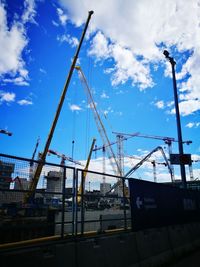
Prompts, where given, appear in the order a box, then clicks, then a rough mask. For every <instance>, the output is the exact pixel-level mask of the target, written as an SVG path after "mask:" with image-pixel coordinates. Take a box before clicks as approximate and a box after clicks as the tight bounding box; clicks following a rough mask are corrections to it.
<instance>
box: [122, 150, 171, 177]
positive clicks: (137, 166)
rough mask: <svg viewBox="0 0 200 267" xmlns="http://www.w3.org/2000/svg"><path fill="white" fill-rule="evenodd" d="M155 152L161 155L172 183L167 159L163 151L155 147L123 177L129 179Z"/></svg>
mask: <svg viewBox="0 0 200 267" xmlns="http://www.w3.org/2000/svg"><path fill="white" fill-rule="evenodd" d="M157 151H160V152H161V153H162V156H163V158H164V159H165V162H166V164H167V167H168V170H169V173H170V175H171V180H172V182H173V175H172V170H171V166H170V165H169V162H168V159H167V157H166V155H165V152H164V150H163V148H162V147H161V146H158V147H156V148H155V149H153V150H152V151H151V152H150V153H148V154H147V155H146V156H145V157H144V158H143V159H142V160H140V161H139V162H138V163H137V164H136V165H135V166H134V167H133V168H131V169H130V170H129V171H128V172H127V173H126V174H125V176H124V177H129V176H130V175H131V174H132V173H133V172H135V171H136V170H137V169H138V168H139V167H140V166H141V165H142V164H143V163H144V162H145V161H146V160H148V159H149V158H150V157H151V155H152V154H153V153H155V152H157Z"/></svg>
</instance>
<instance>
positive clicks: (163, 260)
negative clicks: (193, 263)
mask: <svg viewBox="0 0 200 267" xmlns="http://www.w3.org/2000/svg"><path fill="white" fill-rule="evenodd" d="M198 247H200V224H199V223H190V224H186V225H176V226H169V227H162V228H156V229H147V230H143V231H138V232H135V233H134V232H130V233H120V234H119V233H118V234H113V235H110V236H105V235H104V236H102V235H99V236H96V237H93V238H80V239H78V240H77V241H76V242H75V241H69V240H67V241H65V242H63V241H62V242H61V241H60V242H51V243H48V244H38V245H37V246H34V247H33V246H32V247H29V248H28V247H24V248H21V249H10V250H3V249H1V252H0V260H1V266H2V267H11V266H12V267H13V264H14V265H15V266H20V267H27V266H29V267H36V266H37V267H40V266H41V267H42V266H48V267H90V266H91V267H93V266H95V267H104V266H105V267H146V266H148V267H150V266H152V267H153V266H161V265H163V264H167V262H169V261H171V260H173V259H177V258H178V257H181V256H183V255H185V254H186V253H188V252H190V251H192V250H195V249H197V248H198ZM166 266H167V265H166Z"/></svg>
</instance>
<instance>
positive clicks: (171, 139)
mask: <svg viewBox="0 0 200 267" xmlns="http://www.w3.org/2000/svg"><path fill="white" fill-rule="evenodd" d="M113 134H116V135H121V136H129V137H130V136H134V137H142V138H150V139H157V140H163V141H164V142H165V144H166V145H167V146H168V153H169V155H170V154H172V142H178V140H176V139H175V138H173V137H167V136H159V135H148V134H140V133H137V134H135V133H133V134H127V133H119V132H113ZM191 143H192V141H190V140H189V141H183V144H187V145H190V144H191ZM169 165H170V168H171V171H172V180H173V181H174V168H173V165H172V164H171V163H170V162H169Z"/></svg>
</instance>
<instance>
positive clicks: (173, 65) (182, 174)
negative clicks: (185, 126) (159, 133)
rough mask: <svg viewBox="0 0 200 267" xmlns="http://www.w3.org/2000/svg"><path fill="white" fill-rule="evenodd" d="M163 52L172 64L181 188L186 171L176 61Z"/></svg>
mask: <svg viewBox="0 0 200 267" xmlns="http://www.w3.org/2000/svg"><path fill="white" fill-rule="evenodd" d="M163 54H164V55H165V57H166V59H168V60H169V62H170V63H171V66H172V78H173V89H174V103H175V110H176V123H177V133H178V147H179V155H180V171H181V179H182V185H183V188H187V182H186V173H185V165H184V163H183V162H182V158H183V154H184V152H183V139H182V132H181V120H180V112H179V105H178V93H177V86H176V75H175V65H176V62H175V60H174V59H173V57H170V56H169V52H168V51H167V50H164V52H163Z"/></svg>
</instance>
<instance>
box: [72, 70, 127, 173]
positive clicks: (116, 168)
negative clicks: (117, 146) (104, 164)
mask: <svg viewBox="0 0 200 267" xmlns="http://www.w3.org/2000/svg"><path fill="white" fill-rule="evenodd" d="M75 69H76V70H77V71H78V74H79V78H80V80H81V82H82V85H83V87H84V89H85V92H86V94H87V96H88V98H89V101H90V106H91V108H92V111H93V114H94V119H95V122H96V125H97V129H98V132H99V134H100V136H101V139H102V142H103V148H105V150H106V152H107V155H108V158H109V160H110V164H111V166H112V169H113V171H114V173H115V174H116V175H118V176H122V171H121V169H120V167H119V164H118V162H117V159H116V156H115V154H114V152H113V149H112V147H111V143H110V141H109V138H108V135H107V133H106V130H105V127H104V125H103V122H102V120H101V118H100V115H99V112H98V111H97V108H96V104H95V101H94V99H93V96H92V93H91V90H90V88H89V85H88V83H87V80H86V78H85V75H84V73H83V71H82V69H81V67H80V66H76V67H75Z"/></svg>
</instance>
